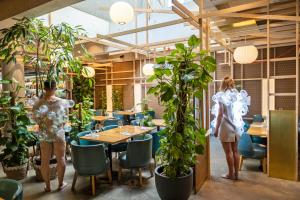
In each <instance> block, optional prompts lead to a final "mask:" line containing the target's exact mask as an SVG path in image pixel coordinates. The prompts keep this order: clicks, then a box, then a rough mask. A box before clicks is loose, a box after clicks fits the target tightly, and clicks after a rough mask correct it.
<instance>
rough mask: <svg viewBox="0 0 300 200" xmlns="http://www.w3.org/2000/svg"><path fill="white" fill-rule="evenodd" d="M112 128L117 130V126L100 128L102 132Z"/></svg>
mask: <svg viewBox="0 0 300 200" xmlns="http://www.w3.org/2000/svg"><path fill="white" fill-rule="evenodd" d="M113 128H118V125H110V126H104V127H102V131H107V130H110V129H113Z"/></svg>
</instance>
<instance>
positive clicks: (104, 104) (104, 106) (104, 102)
mask: <svg viewBox="0 0 300 200" xmlns="http://www.w3.org/2000/svg"><path fill="white" fill-rule="evenodd" d="M99 108H100V109H101V110H106V109H107V99H106V91H105V90H101V93H100V107H99Z"/></svg>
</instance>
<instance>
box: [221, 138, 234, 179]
mask: <svg viewBox="0 0 300 200" xmlns="http://www.w3.org/2000/svg"><path fill="white" fill-rule="evenodd" d="M222 146H223V149H224V152H225V155H226V161H227V165H228V174H227V175H226V177H228V178H230V179H233V178H234V175H233V157H232V151H231V145H230V142H222Z"/></svg>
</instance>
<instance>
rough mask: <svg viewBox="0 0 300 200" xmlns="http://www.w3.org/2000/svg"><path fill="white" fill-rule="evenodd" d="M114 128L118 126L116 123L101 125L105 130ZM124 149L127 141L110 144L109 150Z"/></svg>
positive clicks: (119, 150) (118, 150) (117, 150)
mask: <svg viewBox="0 0 300 200" xmlns="http://www.w3.org/2000/svg"><path fill="white" fill-rule="evenodd" d="M114 128H118V126H117V125H110V126H104V127H102V131H107V130H110V129H114ZM126 149H127V142H121V143H118V144H113V145H111V152H115V153H120V152H123V151H126Z"/></svg>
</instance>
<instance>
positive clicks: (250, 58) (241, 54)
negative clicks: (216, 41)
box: [233, 45, 258, 64]
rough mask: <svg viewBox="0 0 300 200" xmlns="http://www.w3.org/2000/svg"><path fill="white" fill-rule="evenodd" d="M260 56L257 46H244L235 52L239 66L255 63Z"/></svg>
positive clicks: (234, 56) (235, 58) (234, 55)
mask: <svg viewBox="0 0 300 200" xmlns="http://www.w3.org/2000/svg"><path fill="white" fill-rule="evenodd" d="M257 56H258V50H257V48H256V47H255V46H253V45H249V46H242V47H237V48H236V49H235V50H234V53H233V58H234V60H235V61H236V62H237V63H239V64H249V63H253V62H254V61H255V60H256V59H257Z"/></svg>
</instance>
